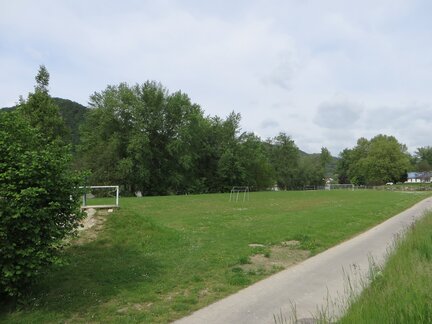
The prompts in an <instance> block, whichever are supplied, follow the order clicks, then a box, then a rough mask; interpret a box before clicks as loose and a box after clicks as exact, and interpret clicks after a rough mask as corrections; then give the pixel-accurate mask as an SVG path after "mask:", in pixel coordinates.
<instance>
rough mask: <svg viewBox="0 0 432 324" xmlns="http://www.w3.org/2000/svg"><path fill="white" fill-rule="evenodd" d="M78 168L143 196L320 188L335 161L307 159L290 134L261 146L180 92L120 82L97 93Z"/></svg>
mask: <svg viewBox="0 0 432 324" xmlns="http://www.w3.org/2000/svg"><path fill="white" fill-rule="evenodd" d="M89 106H90V108H91V109H90V110H89V112H88V114H87V116H86V120H85V121H84V123H83V125H82V127H81V134H80V144H79V145H78V149H77V155H76V167H77V168H78V169H81V170H86V169H87V170H90V171H91V173H90V176H89V178H88V179H87V182H88V183H91V184H121V185H122V187H123V192H124V193H125V192H128V193H134V192H136V191H140V192H142V193H143V194H145V195H165V194H179V193H180V194H182V193H206V192H224V191H227V190H229V189H231V187H233V186H249V187H250V188H252V189H253V190H264V189H267V188H271V187H273V186H275V185H277V186H278V188H280V189H295V188H301V187H303V186H304V185H320V184H323V182H324V177H325V170H326V165H328V164H329V163H330V162H331V160H332V157H331V155H330V153H329V151H328V150H327V149H326V148H323V149H322V151H321V153H320V154H318V155H306V154H304V153H303V152H301V151H300V150H299V148H298V147H297V146H296V144H295V143H294V141H293V139H292V138H291V137H290V136H288V135H287V134H285V133H280V134H279V135H277V136H275V137H274V138H271V139H267V140H265V141H264V140H262V139H261V138H259V137H258V136H257V135H256V134H254V133H251V132H241V128H240V121H241V117H240V114H237V113H235V112H232V113H230V114H229V115H228V116H226V117H225V118H221V117H218V116H205V115H204V112H203V110H202V109H201V107H200V106H199V105H197V104H194V103H192V102H191V100H190V98H189V97H188V96H187V95H186V94H185V93H182V92H181V91H178V92H174V93H169V91H168V90H167V89H166V88H164V87H163V86H162V85H161V84H160V83H157V82H154V81H147V82H145V83H143V84H140V85H139V84H137V85H134V86H129V85H128V84H126V83H121V84H119V85H116V86H108V87H107V88H106V89H105V90H104V91H102V92H98V93H95V94H93V95H92V96H91V97H90V102H89Z"/></svg>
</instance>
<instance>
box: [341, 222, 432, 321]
mask: <svg viewBox="0 0 432 324" xmlns="http://www.w3.org/2000/svg"><path fill="white" fill-rule="evenodd" d="M340 323H432V213H430V214H428V215H427V216H426V217H425V218H424V219H422V220H420V221H418V222H417V223H416V224H415V226H414V227H413V228H412V229H411V230H410V231H409V232H408V234H407V236H406V238H405V239H404V240H402V241H401V242H398V243H397V246H396V250H395V251H394V253H393V254H392V255H391V256H390V258H389V260H388V262H387V264H386V265H385V267H384V269H383V270H382V271H380V272H377V273H376V274H375V279H374V280H373V282H372V284H371V285H370V287H369V288H367V289H365V290H364V291H363V293H362V294H361V296H360V297H359V299H358V300H357V301H356V302H355V303H353V305H352V306H351V307H350V309H349V310H348V312H347V314H346V315H345V316H344V317H343V318H342V319H341V320H340Z"/></svg>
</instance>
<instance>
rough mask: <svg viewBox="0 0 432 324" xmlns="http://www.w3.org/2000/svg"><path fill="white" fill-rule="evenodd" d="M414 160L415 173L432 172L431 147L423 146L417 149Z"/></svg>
mask: <svg viewBox="0 0 432 324" xmlns="http://www.w3.org/2000/svg"><path fill="white" fill-rule="evenodd" d="M414 156H415V158H416V166H417V171H431V170H432V147H431V146H424V147H419V148H418V149H417V151H416V152H415V153H414Z"/></svg>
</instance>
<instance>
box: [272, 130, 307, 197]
mask: <svg viewBox="0 0 432 324" xmlns="http://www.w3.org/2000/svg"><path fill="white" fill-rule="evenodd" d="M269 144H270V146H269V147H270V159H271V163H272V165H273V168H274V170H275V177H276V182H277V185H278V186H279V187H280V188H282V189H294V188H296V187H298V186H299V185H301V183H300V181H299V172H298V167H299V158H300V155H299V154H300V153H299V149H298V147H297V146H296V145H295V143H294V141H293V140H292V139H291V137H289V136H288V135H287V134H285V133H280V134H279V135H278V136H276V137H274V138H273V139H272V140H271V141H270V142H269Z"/></svg>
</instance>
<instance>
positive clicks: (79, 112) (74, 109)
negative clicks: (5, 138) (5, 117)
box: [0, 97, 89, 145]
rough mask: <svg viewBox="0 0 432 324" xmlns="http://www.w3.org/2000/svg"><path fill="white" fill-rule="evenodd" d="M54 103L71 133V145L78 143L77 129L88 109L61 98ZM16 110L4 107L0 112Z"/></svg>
mask: <svg viewBox="0 0 432 324" xmlns="http://www.w3.org/2000/svg"><path fill="white" fill-rule="evenodd" d="M52 99H53V101H54V103H55V104H56V105H57V106H58V107H59V108H60V115H61V116H62V117H63V119H64V121H65V123H66V126H67V127H68V128H69V130H70V133H71V141H72V144H73V145H76V144H78V142H79V127H80V125H81V124H82V123H83V122H84V120H85V117H86V114H87V112H88V110H89V109H88V108H87V107H85V106H83V105H81V104H79V103H78V102H75V101H72V100H69V99H63V98H57V97H53V98H52ZM16 108H17V106H14V107H5V108H2V109H0V112H7V111H13V110H15V109H16Z"/></svg>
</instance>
